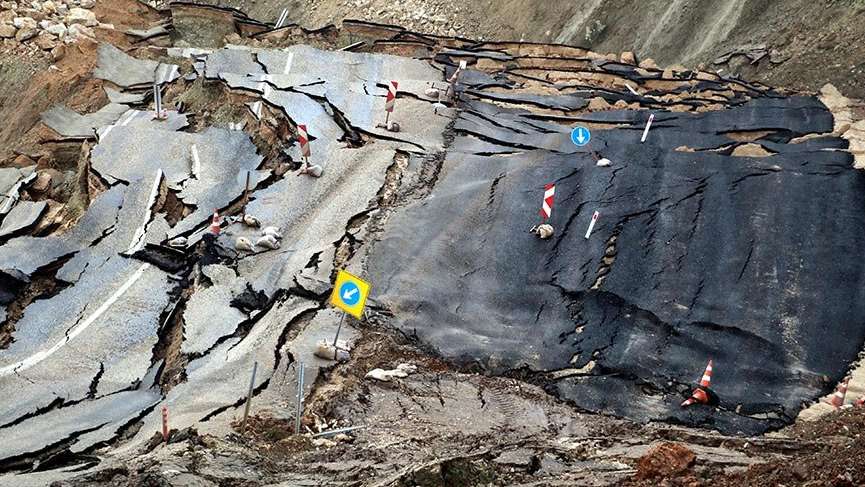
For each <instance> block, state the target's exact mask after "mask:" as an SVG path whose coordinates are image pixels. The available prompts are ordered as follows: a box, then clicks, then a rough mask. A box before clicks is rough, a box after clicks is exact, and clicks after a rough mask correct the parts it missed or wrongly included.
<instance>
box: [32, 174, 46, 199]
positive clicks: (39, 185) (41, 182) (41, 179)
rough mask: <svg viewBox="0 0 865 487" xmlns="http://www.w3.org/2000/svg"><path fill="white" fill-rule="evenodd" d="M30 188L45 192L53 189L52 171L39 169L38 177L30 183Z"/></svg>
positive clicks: (37, 191) (36, 191) (34, 190)
mask: <svg viewBox="0 0 865 487" xmlns="http://www.w3.org/2000/svg"><path fill="white" fill-rule="evenodd" d="M30 189H31V190H32V191H33V192H35V193H40V194H41V193H44V192H46V191H48V190H49V189H51V173H49V172H47V171H39V173H38V174H36V179H35V180H34V181H33V183H31V184H30Z"/></svg>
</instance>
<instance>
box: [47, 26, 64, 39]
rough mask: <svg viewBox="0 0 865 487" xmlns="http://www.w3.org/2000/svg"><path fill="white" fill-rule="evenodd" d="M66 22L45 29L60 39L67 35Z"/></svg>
mask: <svg viewBox="0 0 865 487" xmlns="http://www.w3.org/2000/svg"><path fill="white" fill-rule="evenodd" d="M66 30H67V29H66V24H54V25H52V26H51V27H48V28H47V29H45V32H48V33H49V34H52V35H54V36H57V38H59V39H63V38H64V37H66Z"/></svg>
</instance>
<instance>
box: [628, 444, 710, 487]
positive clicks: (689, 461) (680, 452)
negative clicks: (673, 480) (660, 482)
mask: <svg viewBox="0 0 865 487" xmlns="http://www.w3.org/2000/svg"><path fill="white" fill-rule="evenodd" d="M696 459H697V455H696V454H694V452H692V451H691V450H689V449H688V448H686V447H684V446H682V445H680V444H678V443H661V444H660V445H658V446H656V447H654V448H652V449H651V450H649V451H648V452H647V453H646V454H645V455H643V456H642V457H640V461H639V463H638V464H637V479H639V480H645V479H652V478H667V477H672V476H681V475H682V474H683V473H684V472H685V471H686V470H688V468H690V467H691V465H693V464H694V461H695V460H696Z"/></svg>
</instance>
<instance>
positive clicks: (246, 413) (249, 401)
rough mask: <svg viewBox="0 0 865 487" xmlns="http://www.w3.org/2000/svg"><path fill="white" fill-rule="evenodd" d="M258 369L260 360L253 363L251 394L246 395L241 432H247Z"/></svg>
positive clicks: (250, 384) (250, 383)
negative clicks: (247, 420)
mask: <svg viewBox="0 0 865 487" xmlns="http://www.w3.org/2000/svg"><path fill="white" fill-rule="evenodd" d="M257 371H258V362H255V363H254V364H253V365H252V379H251V380H250V381H249V394H248V395H247V396H246V407H245V408H243V423H242V424H241V426H240V432H241V433H244V432H246V419H247V418H248V417H249V407H250V406H251V405H252V391H253V389H255V373H256V372H257Z"/></svg>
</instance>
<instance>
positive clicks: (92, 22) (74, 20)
mask: <svg viewBox="0 0 865 487" xmlns="http://www.w3.org/2000/svg"><path fill="white" fill-rule="evenodd" d="M66 23H67V24H69V25H73V24H80V25H84V26H87V27H95V26H97V25H99V21H98V20H96V14H94V13H93V12H91V11H90V10H86V9H83V8H79V7H75V8H72V9H69V13H68V14H66Z"/></svg>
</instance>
